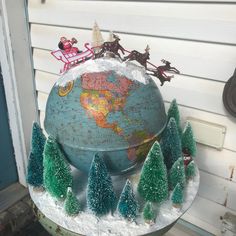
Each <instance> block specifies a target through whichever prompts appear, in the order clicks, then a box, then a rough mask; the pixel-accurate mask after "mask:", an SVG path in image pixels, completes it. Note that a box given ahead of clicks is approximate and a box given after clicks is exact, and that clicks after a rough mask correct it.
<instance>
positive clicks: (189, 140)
mask: <svg viewBox="0 0 236 236" xmlns="http://www.w3.org/2000/svg"><path fill="white" fill-rule="evenodd" d="M182 148H183V150H186V151H187V152H188V154H189V155H191V156H196V149H197V148H196V141H195V140H194V135H193V130H192V127H191V124H190V123H189V122H187V124H186V126H185V128H184V132H183V135H182Z"/></svg>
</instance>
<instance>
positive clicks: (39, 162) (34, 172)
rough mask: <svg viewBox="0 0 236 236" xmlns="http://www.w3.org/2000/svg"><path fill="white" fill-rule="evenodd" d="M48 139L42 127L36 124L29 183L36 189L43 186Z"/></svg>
mask: <svg viewBox="0 0 236 236" xmlns="http://www.w3.org/2000/svg"><path fill="white" fill-rule="evenodd" d="M45 141H46V137H45V136H44V134H43V131H42V129H41V128H40V126H39V125H38V124H37V123H36V122H34V123H33V127H32V140H31V152H30V155H29V162H28V169H27V182H28V183H29V184H30V185H32V186H34V187H42V186H43V150H44V145H45Z"/></svg>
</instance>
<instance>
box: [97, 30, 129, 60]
mask: <svg viewBox="0 0 236 236" xmlns="http://www.w3.org/2000/svg"><path fill="white" fill-rule="evenodd" d="M113 38H114V39H115V40H114V41H113V42H104V43H103V44H102V45H101V51H100V52H98V53H97V54H96V55H95V58H99V57H102V56H104V53H106V52H112V53H114V54H115V55H117V56H118V57H119V58H120V59H121V56H120V54H119V52H118V51H119V50H121V52H122V53H123V54H125V52H124V51H125V49H124V48H123V47H122V46H121V45H120V44H119V41H120V38H119V37H118V35H115V34H114V33H113Z"/></svg>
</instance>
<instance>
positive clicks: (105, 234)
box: [30, 171, 200, 236]
mask: <svg viewBox="0 0 236 236" xmlns="http://www.w3.org/2000/svg"><path fill="white" fill-rule="evenodd" d="M138 178H139V177H138V176H137V175H135V176H133V177H131V178H130V180H131V182H133V187H134V189H136V188H137V183H138V181H137V180H138ZM199 179H200V177H199V172H198V171H197V173H196V176H195V177H194V179H192V180H190V181H188V183H187V185H186V188H185V201H184V203H183V205H182V208H180V209H178V208H174V207H173V206H172V203H171V200H170V199H171V193H170V195H169V200H167V201H166V202H164V203H163V204H162V205H161V206H160V207H159V208H158V207H157V206H156V208H157V218H156V223H155V224H153V225H149V224H147V223H145V222H144V221H143V217H142V213H141V212H140V214H139V215H138V217H137V219H136V222H129V221H127V220H125V219H123V218H121V217H120V216H119V215H118V213H117V212H115V213H114V215H113V216H112V215H111V214H109V215H106V216H103V217H101V218H98V217H96V216H95V215H93V214H92V213H91V212H89V211H88V210H86V209H85V211H84V212H81V213H80V214H79V215H78V216H76V217H70V216H67V215H66V213H65V212H64V209H63V204H64V202H60V201H56V200H55V199H54V198H52V197H51V196H50V194H49V193H48V192H36V191H34V190H33V188H32V187H30V195H31V198H32V200H33V201H34V203H35V205H36V206H37V207H38V209H39V210H40V211H41V212H42V213H43V214H44V215H45V216H46V217H47V218H49V219H50V220H52V221H53V222H55V223H56V224H58V225H60V226H62V227H63V228H65V229H68V230H70V231H73V232H75V233H78V234H82V235H89V236H98V235H99V236H118V235H119V236H135V235H143V234H147V233H150V232H154V231H157V230H160V229H162V228H165V227H166V226H168V225H170V224H171V223H173V222H175V221H176V220H177V219H178V218H179V217H180V216H181V215H183V213H184V212H185V211H186V210H187V209H188V208H189V207H190V206H191V204H192V202H193V200H194V198H195V197H196V195H197V191H198V187H199ZM114 187H115V186H114ZM85 192H86V190H84V191H83V193H81V192H80V193H79V194H78V198H79V200H80V199H81V195H84V193H85ZM141 210H142V209H141Z"/></svg>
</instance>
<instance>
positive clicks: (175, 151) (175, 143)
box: [160, 117, 182, 170]
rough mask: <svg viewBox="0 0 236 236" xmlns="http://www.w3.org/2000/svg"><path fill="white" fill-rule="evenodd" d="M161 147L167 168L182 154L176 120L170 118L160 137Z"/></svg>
mask: <svg viewBox="0 0 236 236" xmlns="http://www.w3.org/2000/svg"><path fill="white" fill-rule="evenodd" d="M160 144H161V149H162V152H163V155H164V160H165V164H166V166H167V169H168V170H169V169H170V168H171V167H172V165H173V164H174V163H175V161H176V160H178V158H180V157H181V156H182V145H181V139H180V137H179V133H178V129H177V125H176V121H175V119H174V118H173V117H171V118H170V120H169V122H168V125H167V127H166V129H165V130H164V132H163V135H162V138H161V142H160Z"/></svg>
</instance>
